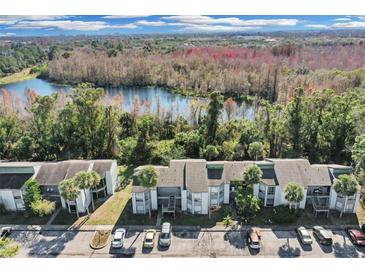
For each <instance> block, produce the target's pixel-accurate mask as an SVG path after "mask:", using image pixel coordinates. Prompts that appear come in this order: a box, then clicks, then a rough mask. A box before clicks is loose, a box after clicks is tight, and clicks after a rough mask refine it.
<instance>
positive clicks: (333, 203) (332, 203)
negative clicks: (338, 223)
mask: <svg viewBox="0 0 365 274" xmlns="http://www.w3.org/2000/svg"><path fill="white" fill-rule="evenodd" d="M336 200H337V193H336V191H335V190H334V189H333V188H332V187H331V190H330V209H335V208H336Z"/></svg>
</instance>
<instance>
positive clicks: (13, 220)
mask: <svg viewBox="0 0 365 274" xmlns="http://www.w3.org/2000/svg"><path fill="white" fill-rule="evenodd" d="M48 219H49V216H45V217H38V216H34V215H29V216H28V215H26V214H14V213H6V214H1V215H0V224H10V225H44V224H46V223H47V221H48Z"/></svg>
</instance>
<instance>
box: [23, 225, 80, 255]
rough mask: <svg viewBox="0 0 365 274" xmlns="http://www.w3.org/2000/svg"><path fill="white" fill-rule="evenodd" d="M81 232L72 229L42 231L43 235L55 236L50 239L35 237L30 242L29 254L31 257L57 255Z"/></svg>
mask: <svg viewBox="0 0 365 274" xmlns="http://www.w3.org/2000/svg"><path fill="white" fill-rule="evenodd" d="M78 233H79V232H78V231H75V230H72V231H40V233H39V234H42V237H54V238H52V239H50V240H47V239H46V238H41V239H40V240H38V241H37V240H36V239H34V240H33V241H32V242H30V243H29V245H28V247H29V249H30V250H29V251H28V254H27V255H28V256H30V257H57V256H59V255H60V254H61V252H62V251H63V250H64V249H65V247H66V244H67V243H68V242H70V241H72V240H74V238H75V237H76V236H77V234H78Z"/></svg>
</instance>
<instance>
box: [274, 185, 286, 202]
mask: <svg viewBox="0 0 365 274" xmlns="http://www.w3.org/2000/svg"><path fill="white" fill-rule="evenodd" d="M283 197H284V193H283V190H282V189H281V187H280V186H276V187H275V198H274V206H278V205H281V204H282V203H283V201H282V200H283Z"/></svg>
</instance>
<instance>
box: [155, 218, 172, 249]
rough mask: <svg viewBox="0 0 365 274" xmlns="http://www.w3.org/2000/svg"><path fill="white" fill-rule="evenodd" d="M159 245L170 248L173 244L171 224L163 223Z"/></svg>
mask: <svg viewBox="0 0 365 274" xmlns="http://www.w3.org/2000/svg"><path fill="white" fill-rule="evenodd" d="M158 244H159V245H160V246H163V247H168V246H170V244H171V224H170V223H163V224H162V228H161V233H160V237H159V240H158Z"/></svg>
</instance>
